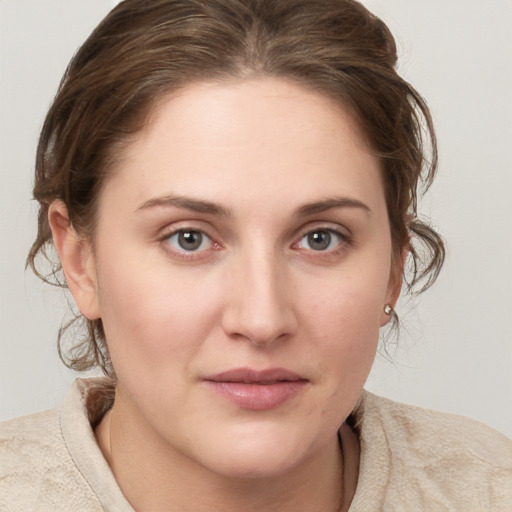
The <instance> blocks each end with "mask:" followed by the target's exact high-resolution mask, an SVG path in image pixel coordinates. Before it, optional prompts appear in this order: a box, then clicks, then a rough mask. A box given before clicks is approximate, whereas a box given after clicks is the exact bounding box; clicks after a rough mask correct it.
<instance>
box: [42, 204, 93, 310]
mask: <svg viewBox="0 0 512 512" xmlns="http://www.w3.org/2000/svg"><path fill="white" fill-rule="evenodd" d="M48 222H49V224H50V228H51V230H52V237H53V244H54V246H55V249H56V250H57V254H58V255H59V259H60V262H61V265H62V270H63V271H64V276H65V277H66V283H67V285H68V287H69V289H70V291H71V293H72V295H73V298H74V299H75V302H76V305H77V307H78V309H79V310H80V312H81V313H82V315H84V316H85V317H86V318H88V319H89V320H96V319H98V318H100V316H101V315H100V312H99V306H98V283H97V278H96V266H95V261H94V254H93V251H92V247H91V244H90V242H89V241H87V240H84V239H82V238H80V237H79V236H78V235H77V233H76V231H75V230H74V228H73V226H72V224H71V221H70V220H69V215H68V209H67V207H66V205H65V204H64V203H63V202H62V201H60V200H55V201H53V203H52V204H51V205H50V207H49V209H48Z"/></svg>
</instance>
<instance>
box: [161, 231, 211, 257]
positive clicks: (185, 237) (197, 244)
mask: <svg viewBox="0 0 512 512" xmlns="http://www.w3.org/2000/svg"><path fill="white" fill-rule="evenodd" d="M165 240H166V242H167V243H168V244H169V245H170V246H171V247H172V248H173V249H175V250H176V251H178V252H200V251H206V250H208V249H211V248H212V247H213V242H212V240H211V238H210V237H209V236H208V235H207V234H206V233H204V232H202V231H199V230H197V229H178V230H177V231H175V232H174V233H172V234H171V235H170V236H168V237H166V239H165Z"/></svg>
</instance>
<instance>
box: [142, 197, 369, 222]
mask: <svg viewBox="0 0 512 512" xmlns="http://www.w3.org/2000/svg"><path fill="white" fill-rule="evenodd" d="M156 207H175V208H184V209H186V210H190V211H193V212H197V213H206V214H210V215H217V216H220V217H231V212H230V210H228V209H227V208H224V207H223V206H221V205H219V204H217V203H213V202H211V201H205V200H202V199H194V198H191V197H187V196H180V195H168V196H162V197H155V198H153V199H149V200H148V201H145V202H144V203H142V204H141V205H140V206H139V207H137V209H136V211H140V210H147V209H150V208H156ZM334 208H359V209H361V210H364V211H365V212H367V213H371V209H370V207H369V206H368V205H366V204H365V203H363V202H362V201H359V200H358V199H354V198H351V197H331V198H327V199H324V200H321V201H315V202H313V203H307V204H304V205H302V206H300V207H299V208H297V209H296V210H295V212H294V214H295V216H298V217H308V216H310V215H315V214H317V213H322V212H325V211H327V210H332V209H334Z"/></svg>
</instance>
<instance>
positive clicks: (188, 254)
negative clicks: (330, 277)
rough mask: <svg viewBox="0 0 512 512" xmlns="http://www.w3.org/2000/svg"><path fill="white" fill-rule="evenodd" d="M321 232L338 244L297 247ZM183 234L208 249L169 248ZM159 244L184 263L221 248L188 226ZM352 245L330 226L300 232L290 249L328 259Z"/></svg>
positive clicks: (172, 232)
mask: <svg viewBox="0 0 512 512" xmlns="http://www.w3.org/2000/svg"><path fill="white" fill-rule="evenodd" d="M321 232H323V233H328V234H329V235H331V236H332V235H334V236H335V237H336V238H338V240H339V242H338V243H337V244H336V247H334V248H332V249H327V250H320V249H318V250H315V249H313V248H309V249H308V248H302V247H298V246H299V244H300V242H301V241H302V240H304V239H305V238H306V237H307V236H310V235H312V234H314V233H321ZM184 233H199V234H200V235H201V236H202V237H206V238H207V239H208V240H209V247H208V248H206V249H202V250H186V249H182V248H181V249H179V248H176V247H173V246H171V244H170V243H169V240H170V239H171V238H172V237H174V236H177V235H180V234H184ZM159 242H161V243H163V244H164V246H165V249H166V250H167V251H169V252H171V253H172V255H173V256H174V257H178V258H180V259H182V260H185V261H194V260H201V259H203V258H205V257H207V253H209V252H210V251H211V250H213V251H217V250H219V249H221V248H222V246H221V245H220V244H219V243H218V242H216V241H215V240H214V239H213V237H211V236H210V235H209V234H208V233H207V232H206V231H204V230H202V229H198V228H192V227H190V226H184V227H179V228H177V229H173V230H171V231H168V232H166V233H165V234H164V235H163V236H161V237H160V238H159ZM353 244H354V241H353V238H352V235H351V234H349V233H346V232H343V231H341V230H338V229H335V228H333V227H331V226H318V227H315V228H308V229H304V230H303V231H302V232H301V234H300V236H299V237H298V239H297V241H295V242H294V243H293V244H292V245H291V247H292V249H294V250H296V251H298V250H302V249H304V251H305V252H306V254H307V256H308V257H310V258H330V257H335V256H337V255H339V254H340V253H342V252H343V251H345V250H346V249H347V247H349V246H351V245H353Z"/></svg>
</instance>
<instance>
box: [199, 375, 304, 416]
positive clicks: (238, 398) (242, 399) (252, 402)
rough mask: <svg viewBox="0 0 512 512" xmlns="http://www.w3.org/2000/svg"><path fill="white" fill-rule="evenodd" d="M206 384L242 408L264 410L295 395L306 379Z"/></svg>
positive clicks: (211, 382)
mask: <svg viewBox="0 0 512 512" xmlns="http://www.w3.org/2000/svg"><path fill="white" fill-rule="evenodd" d="M205 382H206V384H207V385H208V386H209V387H210V389H212V390H213V391H215V392H216V393H218V394H219V395H221V396H222V397H224V398H226V399H227V400H229V401H230V402H232V403H234V404H235V405H237V406H238V407H240V408H242V409H251V410H254V411H263V410H267V409H274V408H275V407H278V406H280V405H282V404H284V403H285V402H288V401H289V400H291V399H292V398H293V397H295V396H296V395H297V394H298V393H299V392H300V391H301V390H302V389H303V388H304V386H305V385H306V383H307V381H306V380H294V381H283V382H276V383H274V384H247V383H244V382H217V381H211V380H207V381H205Z"/></svg>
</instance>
